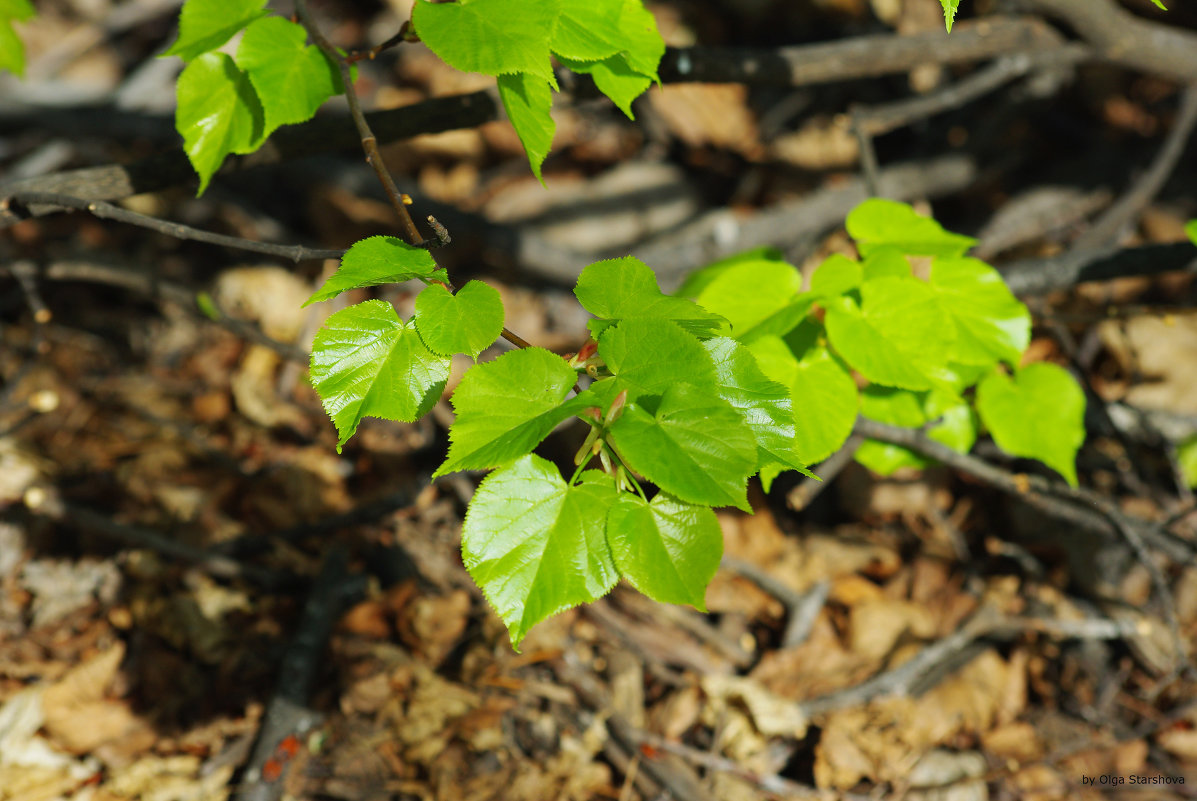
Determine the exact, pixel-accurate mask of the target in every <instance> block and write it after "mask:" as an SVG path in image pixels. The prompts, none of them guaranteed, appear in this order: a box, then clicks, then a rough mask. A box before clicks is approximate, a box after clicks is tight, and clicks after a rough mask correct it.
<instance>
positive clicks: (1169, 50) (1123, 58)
mask: <svg viewBox="0 0 1197 801" xmlns="http://www.w3.org/2000/svg"><path fill="white" fill-rule="evenodd" d="M1019 5H1021V6H1022V7H1023V8H1026V9H1027V10H1029V11H1034V12H1037V13H1040V14H1044V15H1046V16H1049V17H1053V18H1055V19H1058V20H1061V21H1063V22H1065V23H1067V24H1068V25H1069V26H1070V27H1071V28H1073V29H1074V30H1075V31H1076V32H1077V33H1078V34H1079V35H1080V37H1081V39H1083V40H1084V41H1085V42H1086V43H1087V44H1089V45H1090V46H1091V47H1092V48H1093V50H1094V56H1095V57H1096V58H1097V59H1099V60H1101V61H1106V62H1109V63H1112V64H1118V65H1120V66H1123V67H1130V68H1131V69H1135V70H1139V71H1141V72H1146V73H1148V74H1151V75H1159V76H1161V77H1166V78H1172V79H1174V80H1177V81H1180V82H1182V83H1188V82H1190V81H1192V80H1193V76H1194V75H1197V33H1193V32H1191V31H1186V30H1182V29H1180V28H1174V27H1170V26H1168V25H1161V24H1160V23H1158V22H1151V21H1150V20H1146V19H1143V18H1142V17H1137V16H1135V15H1134V14H1132V13H1130V12H1129V11H1126V10H1124V9H1122V8H1120V7H1119V6H1118V5H1117V3H1115V2H1113V0H1019ZM953 35H954V34H953Z"/></svg>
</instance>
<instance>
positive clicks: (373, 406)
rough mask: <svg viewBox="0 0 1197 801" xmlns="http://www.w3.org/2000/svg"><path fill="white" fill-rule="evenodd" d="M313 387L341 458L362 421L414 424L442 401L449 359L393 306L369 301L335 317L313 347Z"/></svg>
mask: <svg viewBox="0 0 1197 801" xmlns="http://www.w3.org/2000/svg"><path fill="white" fill-rule="evenodd" d="M311 376H312V386H314V387H315V388H316V392H317V394H319V395H320V400H321V401H323V403H324V409H325V411H327V412H328V416H329V417H331V418H332V421H333V423H334V424H335V425H336V427H337V433H338V438H337V452H338V453H339V452H340V451H341V447H342V446H343V445H344V444H345V443H346V442H347V441H348V440H349V438H350V437H352V436H353V433H354V432H355V431H356V430H357V426H358V423H360V422H361V420H362V418H363V417H381V418H383V419H385V420H398V421H400V422H409V423H410V422H413V421H415V420H417V419H419V418H420V417H422V416H424V414H426V413H427V412H428V410H429V409H431V408H432V405H433V404H434V403H436V401H437V399H438V398H440V396H441V392H442V390H444V388H445V382H446V381H448V379H449V359H448V358H446V357H443V356H437V355H436V354H435V353H433V352H432V351H430V350H428V348H427V347H425V346H424V342H423V340H421V339H420V335H419V334H418V333H417V332H416V329H415V326H414V325H412V324H411V323H407V324H404V322H403V321H402V320H400V319H399V316H398V315H397V314H395V309H394V308H393V307H392V306H391V304H389V303H386V302H384V301H381V300H368V301H366V302H364V303H359V304H357V305H356V306H350V307H349V308H348V309H342V310H341V311H339V312H337V313H336V314H333V315H332V316H331V317H329V318H328V319H327V320H326V321H325V322H324V327H323V328H321V329H320V331H319V332H318V333H317V334H316V339H315V341H314V342H313V343H312V363H311Z"/></svg>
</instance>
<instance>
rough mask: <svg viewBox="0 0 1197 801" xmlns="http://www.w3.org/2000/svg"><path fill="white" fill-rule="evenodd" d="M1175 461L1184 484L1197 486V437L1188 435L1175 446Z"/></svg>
mask: <svg viewBox="0 0 1197 801" xmlns="http://www.w3.org/2000/svg"><path fill="white" fill-rule="evenodd" d="M1176 463H1177V464H1178V465H1179V466H1180V474H1181V476H1182V477H1183V478H1184V482H1185V486H1188V487H1197V437H1189V438H1188V439H1186V440H1185V441H1184V442H1182V443H1180V444H1179V445H1177V446H1176Z"/></svg>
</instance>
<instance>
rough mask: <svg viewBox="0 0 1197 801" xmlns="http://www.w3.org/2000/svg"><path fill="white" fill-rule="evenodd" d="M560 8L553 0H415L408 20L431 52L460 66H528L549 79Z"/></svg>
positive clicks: (493, 71)
mask: <svg viewBox="0 0 1197 801" xmlns="http://www.w3.org/2000/svg"><path fill="white" fill-rule="evenodd" d="M560 10H561V9H560V5H559V4H558V3H557V2H556V0H459V2H456V3H429V2H426V1H425V0H418V2H417V3H416V4H415V6H414V7H413V8H412V10H411V22H412V26H413V27H414V28H415V31H416V33H417V34H418V35H419V37H420V40H421V41H422V42H424V44H426V45H428V47H429V48H431V49H432V52H434V53H436V54H437V55H438V56H440V58H441V60H442V61H444V62H445V63H447V64H448V65H449V66H451V67H455V68H456V69H459V70H461V71H462V72H481V73H483V74H486V75H510V74H512V73H516V72H526V73H528V74H529V75H535V76H537V77H539V78H541V79H542V80H545V81H549V82H550V83H553V82H554V80H555V79H554V77H553V66H552V62H551V61H550V58H549V37H550V36H551V35H552V33H553V29H554V26H555V24H556V21H557V16H558V14H559V13H560ZM554 85H555V84H554Z"/></svg>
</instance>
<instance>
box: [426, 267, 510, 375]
mask: <svg viewBox="0 0 1197 801" xmlns="http://www.w3.org/2000/svg"><path fill="white" fill-rule="evenodd" d="M415 321H416V330H418V331H419V332H420V336H421V337H422V338H423V340H424V344H425V345H427V346H428V349H429V350H431V351H433V352H434V353H439V354H441V355H442V356H452V355H453V354H455V353H465V354H468V355H469V357H470V358H471V359H477V358H478V354H479V353H481V352H482V351H484V350H485V349H486V348H489V347H490V346H491V345H493V344H494V342H495V340H496V339H498V338H499V334H501V333H503V300H502V298H500V297H499V291H498V290H497V289H494V288H492V287H489V286H487V285H486V284H484V283H482V282H481V281H470V282H469V283H467V284H466V285H465V286H463V287H462V288H461V289H459V290H457V294H455V295H454V294H451V293H450V292H449V290H448V289H445V287H443V286H441V285H440V284H429V285H428V286H426V287H425V288H424V289H423V290H421V292H420V294H419V295H417V296H416V314H415Z"/></svg>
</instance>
